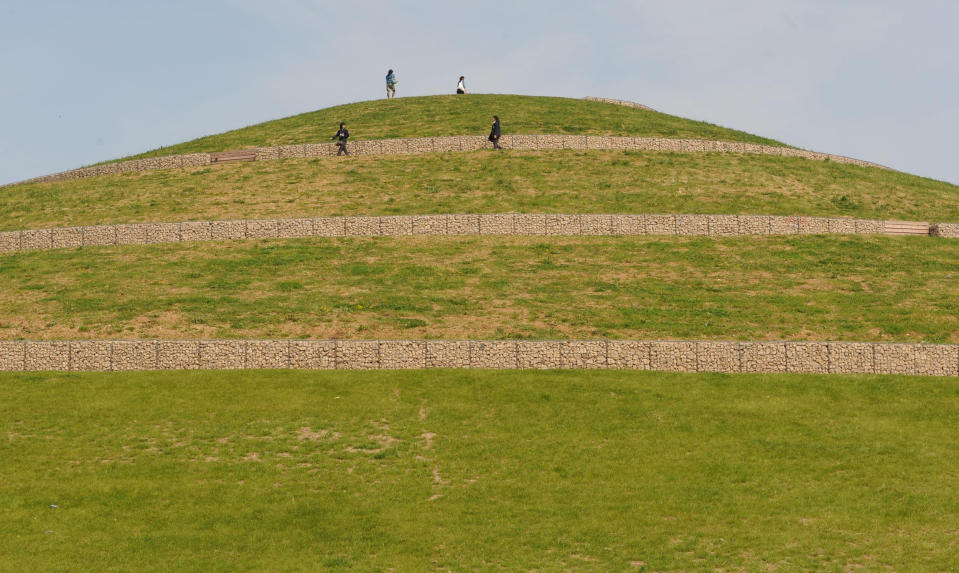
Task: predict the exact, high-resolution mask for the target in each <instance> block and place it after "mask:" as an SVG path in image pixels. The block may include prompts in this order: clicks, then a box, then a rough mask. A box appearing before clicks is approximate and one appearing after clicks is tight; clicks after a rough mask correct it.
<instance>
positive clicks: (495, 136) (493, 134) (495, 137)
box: [489, 115, 503, 149]
mask: <svg viewBox="0 0 959 573" xmlns="http://www.w3.org/2000/svg"><path fill="white" fill-rule="evenodd" d="M500 135H502V131H501V130H500V127H499V116H498V115H494V116H493V127H492V129H490V132H489V140H490V141H492V142H493V149H503V148H502V147H500V146H499V138H500Z"/></svg>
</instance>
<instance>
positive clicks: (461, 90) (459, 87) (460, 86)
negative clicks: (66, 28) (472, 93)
mask: <svg viewBox="0 0 959 573" xmlns="http://www.w3.org/2000/svg"><path fill="white" fill-rule="evenodd" d="M456 93H457V94H465V93H466V76H460V81H459V83H457V84H456Z"/></svg>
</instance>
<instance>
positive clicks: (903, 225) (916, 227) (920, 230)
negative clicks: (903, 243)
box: [886, 221, 929, 236]
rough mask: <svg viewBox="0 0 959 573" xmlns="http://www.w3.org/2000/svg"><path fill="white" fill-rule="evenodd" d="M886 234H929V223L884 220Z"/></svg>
mask: <svg viewBox="0 0 959 573" xmlns="http://www.w3.org/2000/svg"><path fill="white" fill-rule="evenodd" d="M886 234H887V235H924V236H928V235H929V223H925V222H921V221H919V222H916V221H886Z"/></svg>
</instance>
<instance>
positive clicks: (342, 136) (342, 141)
mask: <svg viewBox="0 0 959 573" xmlns="http://www.w3.org/2000/svg"><path fill="white" fill-rule="evenodd" d="M349 138H350V130H348V129H346V124H345V123H341V124H340V130H339V131H337V132H336V135H334V136H333V137H331V138H330V139H337V140H338V141H337V142H336V146H337V147H339V148H340V150H339V151H337V152H336V155H337V157H339V156H340V155H343V154H344V153H345V154H347V155H349V154H350V152H349V151H348V150H347V149H346V140H347V139H349Z"/></svg>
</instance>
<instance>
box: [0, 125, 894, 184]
mask: <svg viewBox="0 0 959 573" xmlns="http://www.w3.org/2000/svg"><path fill="white" fill-rule="evenodd" d="M500 145H501V146H502V147H503V148H505V149H517V150H530V151H532V150H547V149H593V150H608V149H619V150H634V151H659V152H673V153H750V154H762V155H775V156H778V157H802V158H805V159H811V160H815V161H826V160H829V161H833V162H835V163H843V164H850V165H859V166H863V167H877V168H880V169H888V168H887V167H884V166H882V165H877V164H875V163H869V162H868V161H861V160H859V159H852V158H849V157H842V156H840V155H830V154H828V153H816V152H813V151H805V150H802V149H794V148H790V147H778V146H771V145H758V144H753V143H742V142H732V141H714V140H709V139H669V138H662V137H612V136H594V135H504V136H503V137H502V138H501V140H500ZM488 148H490V143H489V141H487V139H486V137H483V136H473V135H460V136H450V137H421V138H414V139H378V140H369V141H351V142H350V143H349V145H348V149H349V151H350V153H351V154H352V155H360V156H362V155H407V154H417V153H445V152H456V151H476V150H479V149H488ZM255 151H256V161H267V160H273V159H294V158H298V159H311V158H319V157H334V156H336V152H337V148H336V146H335V144H333V143H302V144H297V145H280V146H276V147H259V148H256V150H255ZM211 162H212V158H211V155H210V154H209V153H193V154H189V155H168V156H165V157H151V158H148V159H131V160H129V161H119V162H115V163H106V164H103V165H95V166H93V167H84V168H82V169H74V170H72V171H64V172H62V173H55V174H53V175H45V176H43V177H37V178H34V179H29V180H27V181H22V182H20V183H43V182H54V181H68V180H71V179H83V178H87V177H98V176H101V175H117V174H121V173H135V172H141V171H152V170H156V169H175V168H187V167H202V166H204V165H210V164H211ZM20 183H14V184H12V185H19V184H20ZM6 186H7V185H4V187H6Z"/></svg>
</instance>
